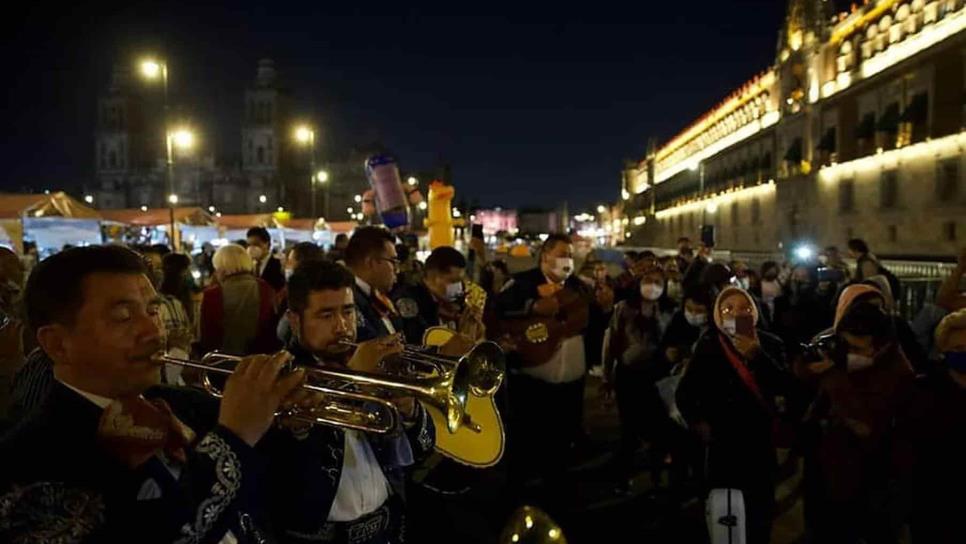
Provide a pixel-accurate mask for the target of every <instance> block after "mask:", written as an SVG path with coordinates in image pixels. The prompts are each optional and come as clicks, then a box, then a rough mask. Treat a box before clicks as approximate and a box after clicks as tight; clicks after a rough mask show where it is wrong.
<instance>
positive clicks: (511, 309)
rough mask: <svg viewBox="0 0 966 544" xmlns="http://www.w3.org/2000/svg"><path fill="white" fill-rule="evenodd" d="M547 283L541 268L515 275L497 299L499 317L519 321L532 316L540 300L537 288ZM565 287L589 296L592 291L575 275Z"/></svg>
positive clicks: (496, 305)
mask: <svg viewBox="0 0 966 544" xmlns="http://www.w3.org/2000/svg"><path fill="white" fill-rule="evenodd" d="M545 283H547V278H546V277H545V276H544V275H543V272H542V271H541V270H540V267H539V266H538V267H536V268H531V269H530V270H525V271H523V272H519V273H517V274H514V275H513V277H512V278H511V279H510V281H508V282H507V283H506V284H504V285H503V289H502V290H500V292H499V293H497V295H496V297H495V301H494V302H495V303H496V304H495V307H496V313H497V316H498V317H499V318H500V319H519V318H524V317H528V316H530V315H531V313H530V310H531V308H533V303H534V302H536V301H538V300H540V294H539V293H538V291H537V288H538V287H539V286H541V285H543V284H545ZM564 287H569V288H571V289H574V290H575V291H577V292H579V293H584V294H589V291H590V290H589V288H588V287H587V285H586V284H584V282H582V281H580V279H579V278H577V277H576V276H573V275H571V276H570V277H569V278H567V281H565V282H564Z"/></svg>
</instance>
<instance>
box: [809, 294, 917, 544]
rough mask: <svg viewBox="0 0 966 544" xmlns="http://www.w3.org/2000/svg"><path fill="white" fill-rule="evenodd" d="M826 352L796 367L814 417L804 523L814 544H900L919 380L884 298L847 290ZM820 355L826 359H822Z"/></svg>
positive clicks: (828, 335) (827, 338) (811, 419)
mask: <svg viewBox="0 0 966 544" xmlns="http://www.w3.org/2000/svg"><path fill="white" fill-rule="evenodd" d="M819 338H820V339H821V344H822V346H823V347H822V348H821V349H820V350H818V351H817V353H812V354H811V355H812V356H811V357H810V358H807V359H805V360H802V361H801V362H800V363H798V364H796V367H797V368H796V371H797V373H798V374H799V375H800V376H801V377H802V378H803V380H804V381H805V382H806V383H807V384H809V385H811V386H812V387H813V388H814V400H813V401H812V405H811V406H810V407H809V410H808V414H807V416H806V427H807V429H808V430H809V440H807V441H806V443H805V445H806V447H805V480H804V481H805V520H806V527H807V529H808V532H809V536H810V539H811V541H813V542H832V543H837V542H843V543H850V544H851V543H856V542H896V541H897V540H896V539H897V535H898V533H899V530H900V528H901V526H902V524H903V523H905V521H906V514H907V507H906V506H905V505H903V502H904V501H906V500H907V499H908V494H909V491H908V490H906V489H904V488H905V486H907V485H909V481H908V476H909V473H910V472H911V466H912V459H913V458H914V457H913V454H912V452H913V451H914V450H913V444H914V442H915V440H914V439H912V438H911V436H912V434H911V433H913V432H914V428H915V425H914V424H912V423H911V422H912V421H913V420H914V419H915V412H916V409H915V402H916V400H915V389H914V375H913V372H912V367H911V366H910V364H909V361H908V359H906V356H905V355H904V354H903V352H902V348H901V347H900V344H899V342H898V340H897V337H896V333H895V329H894V327H893V324H892V320H891V316H890V315H889V314H888V313H887V311H886V301H885V298H884V296H883V295H882V293H881V292H880V291H879V290H878V289H876V288H875V287H872V286H869V285H853V286H850V287H847V288H846V289H845V290H844V291H842V294H841V296H840V297H839V301H838V305H837V307H836V311H835V324H834V326H833V329H832V330H831V331H830V332H827V333H823V334H821V335H820V336H819ZM816 359H817V360H816Z"/></svg>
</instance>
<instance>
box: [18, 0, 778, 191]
mask: <svg viewBox="0 0 966 544" xmlns="http://www.w3.org/2000/svg"><path fill="white" fill-rule="evenodd" d="M317 4H318V7H314V8H311V9H310V8H307V7H304V6H291V7H289V6H285V5H283V4H282V3H275V4H271V6H272V7H264V6H258V5H254V4H250V3H249V2H236V3H235V4H234V7H231V8H222V7H203V8H198V7H188V6H182V5H181V4H180V3H179V2H177V1H171V2H167V3H165V4H163V5H158V6H153V5H143V4H138V3H136V2H131V3H128V4H126V5H124V6H123V7H120V8H107V7H104V8H91V9H86V8H85V9H80V8H74V10H73V11H71V10H70V9H68V10H64V9H63V8H59V7H58V8H54V7H53V6H54V5H53V4H50V5H48V6H40V7H27V8H23V9H28V10H30V11H28V12H26V13H22V14H20V15H19V16H18V17H11V18H9V19H7V20H6V21H5V22H3V23H0V25H2V28H0V30H2V32H3V37H2V38H0V40H3V42H4V51H5V52H6V54H5V55H4V60H3V62H4V73H5V75H6V76H7V78H8V84H7V99H6V100H5V101H4V103H3V106H2V107H3V108H4V110H5V111H4V112H3V117H2V118H3V119H4V120H5V128H6V130H3V131H0V133H2V136H0V138H2V143H0V164H2V165H3V167H4V175H3V176H2V178H0V188H2V189H3V190H20V188H21V187H31V188H34V189H35V190H38V191H39V190H41V189H43V188H57V187H66V188H69V189H70V188H76V187H79V186H80V184H81V183H83V182H84V180H85V179H89V177H90V173H91V171H92V168H93V165H92V162H93V151H92V150H93V139H92V138H93V131H94V107H95V104H96V99H97V93H98V92H100V91H101V90H103V89H104V88H105V87H106V86H107V83H108V81H109V75H110V70H111V66H112V64H114V63H116V62H126V61H130V60H131V59H133V58H134V57H135V56H136V55H137V54H138V53H140V52H144V51H151V50H158V49H161V48H163V50H164V51H166V55H167V57H168V59H169V63H170V65H171V72H172V79H171V84H172V93H173V94H174V95H175V96H176V97H177V98H176V100H177V101H178V102H180V103H183V104H184V105H185V106H186V107H187V108H188V109H189V110H190V111H191V112H192V116H193V118H194V119H196V120H197V124H198V125H200V126H201V127H202V128H203V130H204V131H205V134H206V139H210V140H212V141H216V142H217V143H218V146H219V152H220V154H221V155H222V156H224V155H225V153H226V152H227V153H231V154H235V153H236V151H235V149H236V148H238V147H240V143H239V141H240V136H238V133H239V127H240V122H239V120H238V116H239V115H240V114H241V111H242V108H241V105H242V92H243V90H244V88H245V86H246V85H248V84H250V82H251V81H252V80H253V78H254V74H255V66H256V63H257V60H258V59H259V58H262V57H270V58H272V59H274V60H275V62H276V65H277V67H278V68H279V70H280V72H281V74H282V75H283V76H284V78H285V80H287V82H288V83H289V84H290V85H291V86H292V87H293V88H294V89H295V91H296V93H297V99H298V104H299V107H300V111H304V112H307V113H311V114H312V115H314V116H315V118H317V119H318V120H319V121H320V122H321V125H322V127H323V130H324V132H325V135H324V141H325V145H330V146H348V145H352V144H364V143H368V142H369V141H372V140H373V139H375V138H379V139H381V140H382V141H383V142H385V143H386V144H387V145H388V146H389V147H390V149H392V150H393V151H394V152H395V153H396V154H397V155H398V156H399V157H400V159H401V161H402V162H403V165H404V167H406V168H411V169H421V168H433V167H434V166H436V165H437V164H438V163H439V162H440V161H446V162H449V163H450V164H451V165H452V168H453V181H454V183H455V185H456V189H457V191H458V195H459V196H465V197H467V198H474V197H476V198H479V199H480V201H481V202H482V203H483V204H484V205H497V204H500V205H504V206H521V205H545V206H550V205H556V204H559V203H560V202H561V201H562V200H564V199H567V200H569V201H570V203H571V209H572V210H578V209H580V208H581V207H585V206H589V205H592V204H595V203H597V202H600V201H604V200H605V199H606V200H613V199H615V198H618V191H619V182H620V173H619V171H620V167H621V161H622V160H623V159H624V158H631V157H639V156H641V155H642V153H643V151H644V149H645V145H646V142H647V139H648V138H649V137H657V138H659V139H660V140H661V141H663V140H665V139H667V138H668V137H670V136H672V135H673V134H674V133H676V132H677V131H678V130H680V129H681V128H683V127H684V126H685V125H686V124H687V123H689V122H690V121H691V120H693V119H694V118H695V117H696V116H698V115H699V114H701V113H702V112H703V111H705V110H706V109H707V108H709V107H710V106H712V105H713V104H715V103H717V102H718V101H719V100H720V99H722V98H723V97H724V96H725V95H726V94H727V93H728V92H730V91H731V90H732V89H734V88H735V87H737V86H738V85H740V84H741V83H742V82H744V81H745V80H746V79H748V78H749V77H751V76H752V75H754V74H755V73H756V72H758V71H759V70H761V69H763V68H765V67H766V66H768V65H769V64H770V63H771V62H772V60H773V58H774V54H775V43H776V39H777V32H778V28H779V25H780V23H781V21H782V19H783V17H784V11H785V5H786V3H785V2H784V1H783V0H771V1H757V2H755V1H748V0H738V1H729V2H718V1H703V2H702V1H689V2H637V3H635V4H636V5H635V6H634V7H626V6H617V5H604V4H601V3H595V2H578V3H577V5H576V6H575V7H574V8H568V7H563V2H557V3H556V5H554V4H549V5H547V6H545V7H544V8H538V7H526V6H525V4H527V3H526V2H518V3H517V4H516V5H510V6H507V7H505V8H502V9H503V11H502V12H497V11H493V12H492V13H484V12H475V13H474V12H466V13H459V12H457V11H456V10H459V9H472V8H468V7H460V6H456V3H453V4H451V5H449V7H448V8H446V9H447V11H441V10H438V9H428V8H427V9H425V10H423V9H414V8H408V7H405V6H402V4H403V3H401V2H397V3H396V4H389V5H387V6H385V7H382V8H379V7H375V5H374V4H372V3H364V5H365V7H364V8H358V9H357V10H355V11H353V8H347V7H342V8H341V9H342V11H338V9H339V8H333V7H330V6H327V5H323V4H328V3H323V2H318V3H317ZM488 6H490V5H488ZM477 9H480V8H477ZM492 9H496V8H492ZM225 148H227V149H225Z"/></svg>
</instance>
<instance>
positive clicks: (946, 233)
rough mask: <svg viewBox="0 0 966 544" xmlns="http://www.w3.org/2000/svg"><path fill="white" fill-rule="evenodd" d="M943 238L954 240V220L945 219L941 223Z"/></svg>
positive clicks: (948, 240) (949, 240)
mask: <svg viewBox="0 0 966 544" xmlns="http://www.w3.org/2000/svg"><path fill="white" fill-rule="evenodd" d="M943 238H945V239H946V241H947V242H955V241H956V222H955V221H947V222H945V223H943Z"/></svg>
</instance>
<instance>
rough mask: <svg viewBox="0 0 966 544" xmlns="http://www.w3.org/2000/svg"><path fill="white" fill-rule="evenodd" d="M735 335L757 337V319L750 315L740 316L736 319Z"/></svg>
mask: <svg viewBox="0 0 966 544" xmlns="http://www.w3.org/2000/svg"><path fill="white" fill-rule="evenodd" d="M735 334H736V335H738V336H744V337H745V338H753V337H754V336H755V319H754V318H753V317H751V316H750V315H739V316H738V317H736V318H735Z"/></svg>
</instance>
